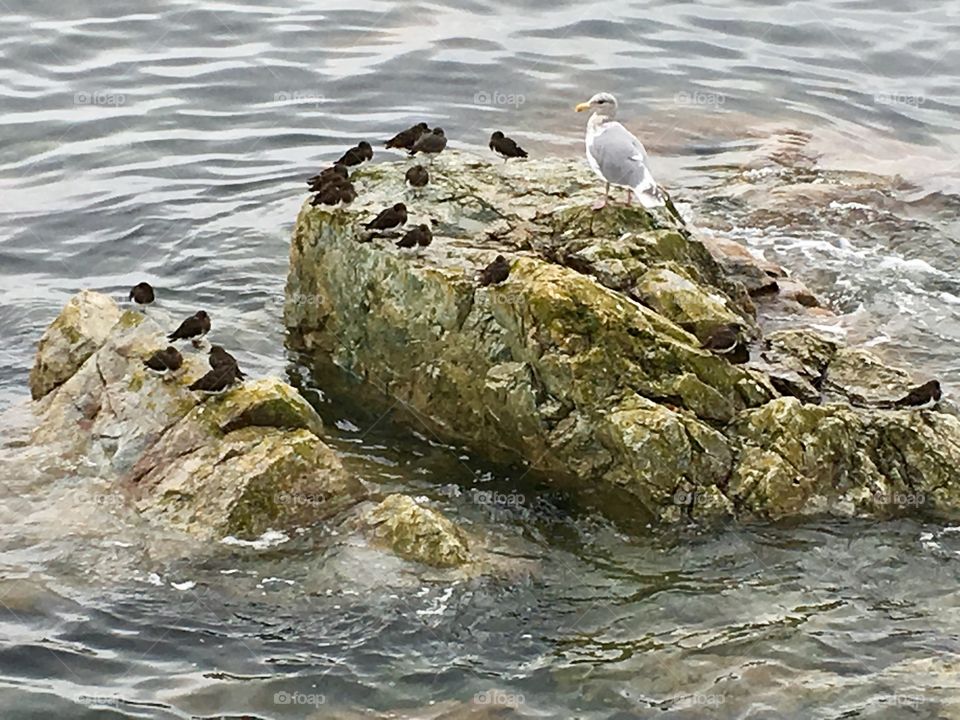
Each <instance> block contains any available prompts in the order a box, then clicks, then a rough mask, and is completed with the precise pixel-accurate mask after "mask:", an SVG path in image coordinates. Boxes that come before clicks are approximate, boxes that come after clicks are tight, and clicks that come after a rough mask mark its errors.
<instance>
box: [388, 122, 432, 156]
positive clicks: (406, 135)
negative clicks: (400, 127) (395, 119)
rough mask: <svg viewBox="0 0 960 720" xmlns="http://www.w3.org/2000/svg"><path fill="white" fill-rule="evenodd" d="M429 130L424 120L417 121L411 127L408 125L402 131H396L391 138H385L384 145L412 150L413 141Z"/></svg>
mask: <svg viewBox="0 0 960 720" xmlns="http://www.w3.org/2000/svg"><path fill="white" fill-rule="evenodd" d="M427 132H430V128H428V127H427V124H426V123H425V122H422V123H417V124H416V125H414V126H413V127H409V128H407V129H406V130H404V131H403V132H398V133H397V134H396V135H394V136H393V137H392V138H390V139H389V140H387V142H386V143H385V144H384V147H387V148H394V149H397V150H412V149H413V145H414V143H416V142H417V140H419V139H420V136H421V135H423V134H424V133H427Z"/></svg>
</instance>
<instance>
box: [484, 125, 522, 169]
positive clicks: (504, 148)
mask: <svg viewBox="0 0 960 720" xmlns="http://www.w3.org/2000/svg"><path fill="white" fill-rule="evenodd" d="M490 149H491V150H493V151H494V152H495V153H497V155H499V156H500V157H502V158H503V161H504V162H506V161H507V160H509V159H510V158H525V157H526V156H527V151H526V150H524V149H523V148H522V147H520V146H519V145H517V143H516V142H514V141H513V140H512V139H510V138H508V137H507V136H506V135H504V134H503V133H502V132H500V131H499V130H497V131H496V132H495V133H494V134H493V135H491V136H490Z"/></svg>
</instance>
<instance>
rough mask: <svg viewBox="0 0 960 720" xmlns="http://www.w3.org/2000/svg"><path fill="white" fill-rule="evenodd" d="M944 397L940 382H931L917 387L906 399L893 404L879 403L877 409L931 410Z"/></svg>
mask: <svg viewBox="0 0 960 720" xmlns="http://www.w3.org/2000/svg"><path fill="white" fill-rule="evenodd" d="M942 397H943V391H942V390H941V389H940V382H939V381H937V380H929V381H927V382H925V383H924V384H923V385H920V386H919V387H915V388H914V389H913V390H911V391H910V392H908V393H907V394H906V395H905V396H904V397H902V398H900V399H899V400H894V401H893V402H885V403H877V407H879V408H884V409H887V410H894V409H904V410H908V409H909V410H930V409H932V408H934V407H935V406H936V404H937V403H938V402H940V398H942Z"/></svg>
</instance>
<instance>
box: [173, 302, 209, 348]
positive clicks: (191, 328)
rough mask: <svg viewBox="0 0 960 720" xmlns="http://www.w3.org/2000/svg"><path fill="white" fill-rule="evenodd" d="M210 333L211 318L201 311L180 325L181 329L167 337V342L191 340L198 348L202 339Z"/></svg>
mask: <svg viewBox="0 0 960 720" xmlns="http://www.w3.org/2000/svg"><path fill="white" fill-rule="evenodd" d="M208 332H210V316H209V315H207V313H206V312H204V311H203V310H200V311H199V312H197V313H196V314H194V315H191V316H190V317H188V318H187V319H186V320H184V321H183V322H182V323H180V327H178V328H177V329H176V330H174V331H173V332H172V333H170V334H169V335H167V340H170V341H171V342H172V341H174V340H191V341H193V344H194V345H195V346H196V345H198V344H199V340H200V338H202V337H203V336H204V335H206V334H207V333H208Z"/></svg>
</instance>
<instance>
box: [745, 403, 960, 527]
mask: <svg viewBox="0 0 960 720" xmlns="http://www.w3.org/2000/svg"><path fill="white" fill-rule="evenodd" d="M730 430H731V435H732V436H733V437H734V438H735V442H736V444H737V446H738V447H739V453H738V458H737V462H736V463H735V465H734V471H733V474H732V476H731V478H730V482H729V486H728V488H727V494H728V496H729V497H730V498H731V499H732V500H733V502H734V504H735V506H736V507H737V509H738V510H739V511H740V513H741V514H742V515H745V516H756V517H765V518H783V517H791V516H798V515H813V514H828V513H829V514H836V515H854V514H873V515H881V516H883V515H895V514H902V513H905V512H910V511H914V512H915V511H918V510H926V511H930V512H934V513H942V514H946V515H953V516H955V514H956V512H957V510H958V509H960V475H958V469H960V420H958V419H957V418H956V417H954V416H953V415H947V414H945V413H938V412H931V411H921V410H896V411H878V410H863V409H859V408H853V407H850V406H849V405H846V404H840V403H837V404H830V405H820V406H817V405H804V404H802V403H800V401H799V400H797V399H795V398H780V399H777V400H774V401H772V402H770V403H768V404H767V405H765V406H764V407H762V408H759V409H756V410H750V411H746V412H744V413H742V414H741V415H740V417H739V418H738V419H737V421H736V422H735V423H734V424H733V425H732V426H731V429H730Z"/></svg>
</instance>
